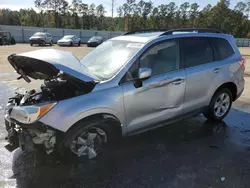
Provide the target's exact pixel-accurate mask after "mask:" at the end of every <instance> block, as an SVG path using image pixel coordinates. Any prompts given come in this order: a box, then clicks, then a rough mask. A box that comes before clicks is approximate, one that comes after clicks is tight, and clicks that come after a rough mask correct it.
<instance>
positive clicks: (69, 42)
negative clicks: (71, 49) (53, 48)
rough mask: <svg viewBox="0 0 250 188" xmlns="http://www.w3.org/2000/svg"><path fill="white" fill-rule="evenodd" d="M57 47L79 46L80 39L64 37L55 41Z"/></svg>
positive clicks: (74, 36)
mask: <svg viewBox="0 0 250 188" xmlns="http://www.w3.org/2000/svg"><path fill="white" fill-rule="evenodd" d="M57 45H59V46H74V45H77V46H80V45H81V39H80V38H79V37H77V36H76V35H65V36H64V37H63V38H61V39H60V40H58V41H57Z"/></svg>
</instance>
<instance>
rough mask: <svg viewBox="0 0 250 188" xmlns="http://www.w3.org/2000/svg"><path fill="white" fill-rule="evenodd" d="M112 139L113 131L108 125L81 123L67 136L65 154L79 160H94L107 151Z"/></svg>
mask: <svg viewBox="0 0 250 188" xmlns="http://www.w3.org/2000/svg"><path fill="white" fill-rule="evenodd" d="M85 123H86V124H85ZM84 124H85V125H84ZM112 138H113V133H112V130H111V128H110V126H109V125H108V124H106V123H98V122H79V123H78V125H76V126H75V127H74V128H73V129H71V130H70V131H69V132H68V134H67V135H66V138H65V141H64V143H63V147H64V151H63V152H66V153H69V154H70V155H73V156H75V157H79V158H88V159H94V158H96V157H98V156H99V155H100V154H102V153H104V152H105V151H106V149H107V147H108V145H110V143H111V142H112ZM63 155H64V154H63Z"/></svg>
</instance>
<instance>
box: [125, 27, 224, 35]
mask: <svg viewBox="0 0 250 188" xmlns="http://www.w3.org/2000/svg"><path fill="white" fill-rule="evenodd" d="M150 32H164V33H162V34H161V35H160V36H164V35H172V34H173V33H174V32H194V33H221V31H220V30H218V29H211V28H179V29H139V30H134V31H129V32H127V33H124V34H123V35H133V34H136V33H150Z"/></svg>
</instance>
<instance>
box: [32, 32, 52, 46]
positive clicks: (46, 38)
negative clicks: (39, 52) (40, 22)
mask: <svg viewBox="0 0 250 188" xmlns="http://www.w3.org/2000/svg"><path fill="white" fill-rule="evenodd" d="M29 41H30V46H33V44H38V45H39V46H46V44H49V45H50V46H52V45H53V41H52V36H51V34H49V33H44V32H37V33H35V34H33V35H32V36H31V37H30V39H29Z"/></svg>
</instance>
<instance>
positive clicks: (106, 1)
mask: <svg viewBox="0 0 250 188" xmlns="http://www.w3.org/2000/svg"><path fill="white" fill-rule="evenodd" d="M82 1H83V2H84V3H87V4H91V3H95V4H103V5H104V6H105V8H106V11H107V12H108V14H110V12H111V0H82ZM137 1H139V0H137ZM145 1H148V0H145ZM171 1H174V2H175V3H176V4H177V5H180V4H181V3H183V2H189V3H194V2H196V3H198V4H199V5H200V6H201V8H203V7H204V6H206V5H207V4H208V2H209V3H210V4H212V5H215V4H216V3H217V2H218V0H209V1H205V0H200V1H199V0H152V2H153V3H154V5H159V4H167V3H169V2H171ZM239 1H240V0H231V6H232V7H234V6H235V5H236V3H237V2H239ZM242 1H245V0H242ZM68 2H71V0H68ZM125 2H126V0H115V7H116V8H117V7H119V6H120V5H122V4H123V3H125ZM31 7H33V8H34V0H0V8H9V9H12V10H19V9H20V8H31ZM115 10H116V9H115Z"/></svg>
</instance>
